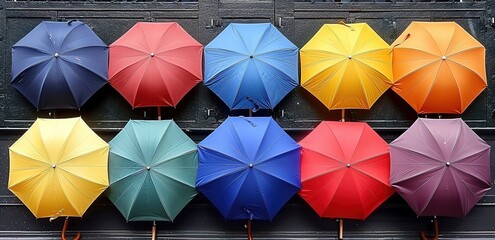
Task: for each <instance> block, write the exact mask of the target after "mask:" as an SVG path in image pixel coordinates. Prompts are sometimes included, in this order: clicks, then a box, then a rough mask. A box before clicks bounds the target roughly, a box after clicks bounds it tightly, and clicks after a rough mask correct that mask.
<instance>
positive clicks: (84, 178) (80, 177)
mask: <svg viewBox="0 0 495 240" xmlns="http://www.w3.org/2000/svg"><path fill="white" fill-rule="evenodd" d="M57 168H58V167H57ZM60 169H62V170H63V171H64V172H66V173H67V174H70V175H72V176H74V177H77V178H79V179H82V180H85V181H87V182H91V183H94V184H97V185H101V186H105V184H101V183H98V182H95V181H93V180H92V179H89V178H87V177H86V176H81V175H77V174H75V173H73V172H71V171H68V170H67V169H64V168H63V167H60Z"/></svg>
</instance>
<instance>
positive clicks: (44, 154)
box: [8, 117, 108, 229]
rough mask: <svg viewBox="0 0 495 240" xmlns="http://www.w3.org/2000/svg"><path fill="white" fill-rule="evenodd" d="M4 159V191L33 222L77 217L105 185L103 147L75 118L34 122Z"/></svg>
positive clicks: (91, 132)
mask: <svg viewBox="0 0 495 240" xmlns="http://www.w3.org/2000/svg"><path fill="white" fill-rule="evenodd" d="M9 158H10V172H9V182H8V188H9V190H10V191H12V192H13V193H14V194H15V195H16V196H17V197H18V198H19V199H20V200H21V201H22V202H23V203H24V204H25V205H26V206H27V207H28V208H29V210H30V211H31V212H32V213H33V214H34V216H36V218H45V217H51V218H52V219H53V218H56V217H58V216H76V217H81V216H82V215H83V214H84V212H85V211H86V209H88V207H89V206H90V205H91V203H92V202H93V201H94V200H95V199H96V198H97V197H98V196H99V195H100V194H101V193H102V192H103V191H104V190H105V189H106V188H107V186H108V173H107V160H108V144H107V143H106V142H105V141H103V140H102V139H101V138H100V137H98V136H97V135H96V134H95V133H94V132H93V131H92V130H91V129H90V128H89V127H88V126H87V125H86V123H85V122H84V121H83V120H82V119H81V118H79V117H78V118H67V119H37V120H36V121H35V122H34V124H33V125H32V126H31V127H30V128H29V129H28V130H27V131H26V133H24V135H22V136H21V138H19V139H18V140H17V141H16V142H15V143H14V144H13V145H12V146H11V147H10V148H9ZM65 228H66V227H64V229H65Z"/></svg>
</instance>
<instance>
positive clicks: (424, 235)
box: [421, 218, 438, 240]
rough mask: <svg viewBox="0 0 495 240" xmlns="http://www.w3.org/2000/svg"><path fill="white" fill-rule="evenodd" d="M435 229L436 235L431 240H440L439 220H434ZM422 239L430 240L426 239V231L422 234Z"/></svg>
mask: <svg viewBox="0 0 495 240" xmlns="http://www.w3.org/2000/svg"><path fill="white" fill-rule="evenodd" d="M433 227H434V228H435V235H434V236H433V238H431V240H438V220H437V218H434V219H433ZM421 239H422V240H430V239H429V238H427V237H426V234H425V231H422V232H421Z"/></svg>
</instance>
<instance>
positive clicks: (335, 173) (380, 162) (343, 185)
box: [299, 121, 393, 219]
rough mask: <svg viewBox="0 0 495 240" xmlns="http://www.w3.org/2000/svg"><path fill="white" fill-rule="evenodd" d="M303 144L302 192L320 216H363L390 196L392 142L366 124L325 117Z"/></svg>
mask: <svg viewBox="0 0 495 240" xmlns="http://www.w3.org/2000/svg"><path fill="white" fill-rule="evenodd" d="M299 144H300V145H301V147H302V155H301V184H302V188H301V191H300V192H299V195H300V196H301V197H302V198H303V199H304V200H306V202H308V203H309V205H311V207H312V208H313V209H314V210H315V211H316V212H317V213H318V215H320V217H327V218H350V219H365V218H366V217H368V216H369V215H370V214H371V213H372V212H373V210H375V209H376V208H377V207H378V206H379V205H380V204H381V203H383V202H384V201H385V200H386V199H387V198H388V197H390V196H391V195H392V193H393V190H392V188H391V187H390V183H389V176H390V155H389V150H388V145H387V143H386V142H385V141H384V140H383V139H382V138H381V137H380V136H378V134H376V132H375V131H373V129H371V128H370V127H369V126H368V125H367V124H366V123H357V122H330V121H324V122H322V123H320V124H319V125H318V126H317V127H316V128H315V129H314V130H313V131H312V132H311V133H310V134H309V135H308V136H307V137H305V138H304V139H303V140H301V141H300V142H299Z"/></svg>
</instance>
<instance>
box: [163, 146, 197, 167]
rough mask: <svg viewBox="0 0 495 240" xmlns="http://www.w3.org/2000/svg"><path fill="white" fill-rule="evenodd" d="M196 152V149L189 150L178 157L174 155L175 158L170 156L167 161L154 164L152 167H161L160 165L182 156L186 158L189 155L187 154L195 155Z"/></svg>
mask: <svg viewBox="0 0 495 240" xmlns="http://www.w3.org/2000/svg"><path fill="white" fill-rule="evenodd" d="M196 152H197V150H196V149H191V150H189V151H187V152H182V153H180V155H176V156H172V157H169V158H167V159H164V160H163V161H162V162H161V163H158V164H155V165H153V166H161V165H163V164H166V163H168V162H170V161H173V160H176V159H178V158H180V157H183V156H186V155H189V154H192V153H196Z"/></svg>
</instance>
